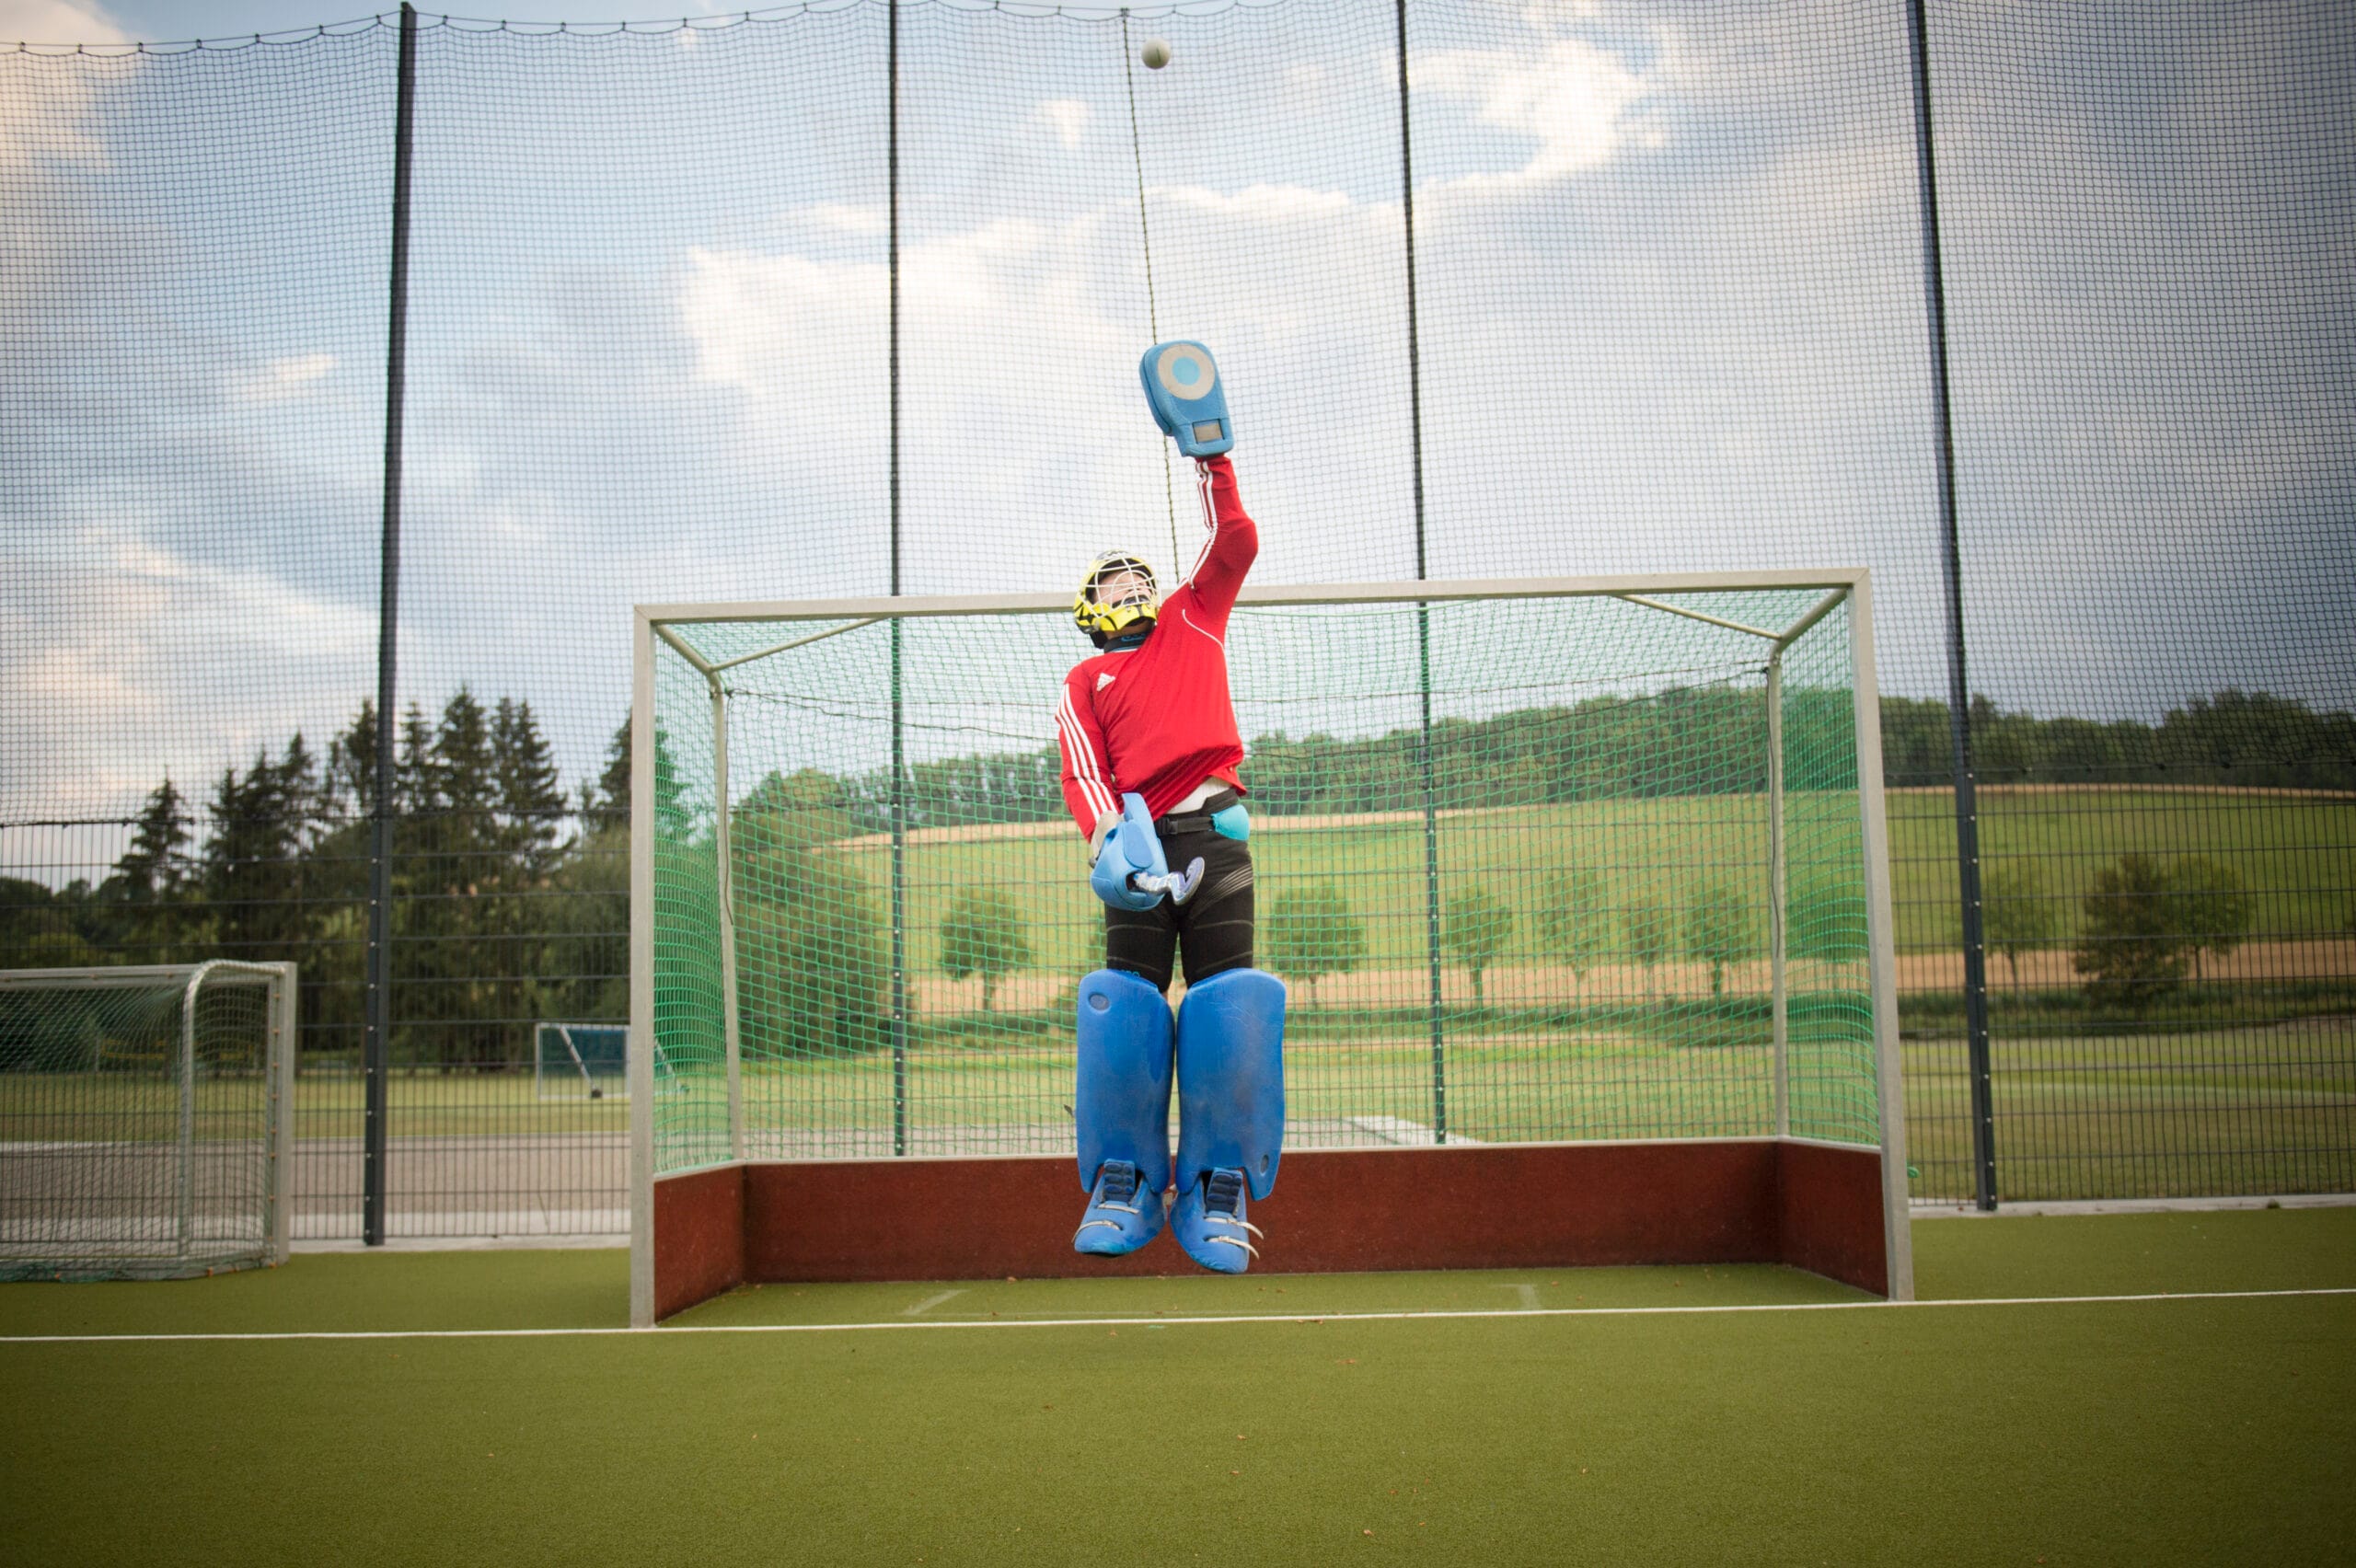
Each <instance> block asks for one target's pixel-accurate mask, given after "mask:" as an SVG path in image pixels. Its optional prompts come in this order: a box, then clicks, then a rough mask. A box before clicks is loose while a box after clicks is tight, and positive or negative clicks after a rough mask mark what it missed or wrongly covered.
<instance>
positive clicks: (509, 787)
mask: <svg viewBox="0 0 2356 1568" xmlns="http://www.w3.org/2000/svg"><path fill="white" fill-rule="evenodd" d="M491 755H492V766H493V770H494V772H495V773H496V775H497V777H498V780H499V810H500V814H501V816H502V819H503V821H504V824H505V827H506V834H505V839H506V847H507V848H508V850H509V852H510V853H511V854H512V855H514V857H515V859H516V860H517V862H518V869H519V870H522V871H523V872H524V873H525V875H526V876H527V877H529V878H532V879H535V880H537V878H539V877H541V876H544V875H546V874H547V872H548V870H549V868H550V866H551V865H552V864H553V863H554V861H555V859H556V854H557V840H558V838H559V837H560V834H561V826H560V824H561V822H562V819H563V816H564V810H565V799H564V790H563V788H562V786H561V785H560V784H559V782H558V780H557V769H556V761H555V759H554V758H553V757H552V756H550V755H549V744H548V741H547V739H546V737H544V736H543V735H542V734H541V733H540V725H539V721H538V720H537V719H536V718H534V717H533V716H532V705H531V704H530V703H528V702H517V701H514V699H512V698H504V697H502V698H500V699H499V709H498V713H497V716H496V717H495V718H494V719H493V720H492V721H491Z"/></svg>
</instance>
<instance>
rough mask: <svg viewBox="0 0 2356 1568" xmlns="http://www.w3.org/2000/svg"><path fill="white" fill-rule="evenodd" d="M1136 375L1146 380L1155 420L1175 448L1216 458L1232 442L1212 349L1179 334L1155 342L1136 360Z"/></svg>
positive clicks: (1233, 431) (1147, 393)
mask: <svg viewBox="0 0 2356 1568" xmlns="http://www.w3.org/2000/svg"><path fill="white" fill-rule="evenodd" d="M1138 380H1140V381H1142V382H1144V383H1145V400H1146V406H1147V407H1148V408H1149V409H1152V410H1153V422H1154V423H1156V424H1158V425H1160V426H1161V433H1162V434H1164V435H1166V436H1169V437H1170V438H1171V439H1172V440H1173V441H1175V442H1177V443H1178V450H1179V451H1181V452H1183V453H1184V454H1185V455H1187V456H1189V457H1215V456H1217V455H1218V454H1220V453H1222V452H1224V451H1226V450H1227V449H1228V448H1230V447H1231V446H1233V445H1234V444H1235V429H1234V426H1233V424H1232V423H1231V422H1230V421H1229V419H1228V417H1227V390H1226V388H1225V387H1223V386H1220V385H1219V379H1218V365H1216V364H1214V363H1211V352H1210V350H1208V349H1207V348H1205V347H1203V345H1202V344H1200V343H1197V342H1193V341H1190V340H1186V339H1183V338H1177V339H1172V340H1170V341H1169V342H1166V343H1156V344H1154V345H1153V347H1151V348H1149V349H1148V350H1146V352H1145V358H1144V359H1142V360H1140V361H1138Z"/></svg>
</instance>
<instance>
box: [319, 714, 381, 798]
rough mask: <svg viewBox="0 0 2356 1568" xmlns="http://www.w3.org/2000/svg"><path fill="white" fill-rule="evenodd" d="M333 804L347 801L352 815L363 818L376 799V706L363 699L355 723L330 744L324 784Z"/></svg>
mask: <svg viewBox="0 0 2356 1568" xmlns="http://www.w3.org/2000/svg"><path fill="white" fill-rule="evenodd" d="M323 788H324V790H325V791H326V794H327V798H328V801H329V804H330V806H331V807H334V808H337V809H341V807H342V806H344V805H345V804H346V803H347V802H349V804H350V806H351V808H352V815H353V816H355V817H362V818H364V817H366V816H368V815H369V814H370V813H372V812H373V811H374V810H375V801H376V705H375V703H374V702H371V701H369V700H368V699H367V698H362V699H361V702H360V711H359V712H358V713H356V714H354V715H352V725H351V727H350V728H349V729H347V730H345V731H344V732H343V733H341V735H338V736H336V737H335V738H334V739H333V740H331V741H329V743H328V766H327V777H326V779H325V782H324V786H323Z"/></svg>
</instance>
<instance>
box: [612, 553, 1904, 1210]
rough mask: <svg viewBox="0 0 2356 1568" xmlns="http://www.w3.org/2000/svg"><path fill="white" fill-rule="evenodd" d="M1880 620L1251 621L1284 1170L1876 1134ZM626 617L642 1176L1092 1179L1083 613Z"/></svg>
mask: <svg viewBox="0 0 2356 1568" xmlns="http://www.w3.org/2000/svg"><path fill="white" fill-rule="evenodd" d="M1417 595H1421V596H1422V597H1421V599H1420V602H1419V601H1418V598H1417V597H1416V596H1417ZM1861 597H1862V593H1861V590H1860V584H1859V582H1857V581H1855V580H1854V579H1853V578H1852V576H1851V575H1850V574H1836V575H1834V576H1832V577H1831V578H1807V577H1803V576H1799V575H1796V574H1794V575H1790V576H1788V577H1786V578H1784V579H1773V578H1771V579H1768V580H1767V581H1764V582H1752V583H1745V582H1726V583H1724V584H1723V585H1718V584H1709V585H1702V586H1695V585H1693V580H1680V581H1673V582H1670V583H1669V584H1667V585H1651V586H1648V585H1646V584H1642V583H1632V584H1626V585H1621V584H1617V583H1613V584H1608V585H1606V586H1603V587H1598V586H1595V585H1593V584H1569V585H1548V584H1544V583H1503V584H1477V585H1451V584H1443V583H1426V584H1421V585H1418V584H1412V583H1411V584H1398V585H1389V586H1382V585H1377V586H1374V587H1357V588H1336V589H1307V588H1304V589H1296V590H1281V591H1269V592H1264V593H1260V594H1246V596H1245V600H1244V602H1243V603H1242V605H1240V606H1239V607H1238V609H1237V611H1236V613H1235V616H1234V618H1233V620H1232V622H1231V624H1230V631H1229V637H1228V643H1227V647H1228V656H1229V663H1230V685H1231V689H1232V692H1233V695H1234V700H1235V709H1236V714H1237V718H1238V721H1239V723H1240V725H1241V728H1242V733H1243V735H1244V738H1245V744H1246V747H1247V754H1248V755H1247V758H1246V761H1245V764H1244V767H1243V778H1244V782H1245V785H1246V787H1247V790H1248V791H1249V804H1250V807H1251V810H1252V814H1253V832H1252V839H1251V844H1252V848H1253V856H1254V859H1255V862H1256V869H1257V874H1258V892H1257V901H1258V928H1257V947H1256V962H1257V963H1259V965H1260V966H1261V967H1262V968H1265V969H1268V970H1271V971H1273V972H1275V973H1276V974H1279V975H1281V976H1282V977H1283V978H1284V979H1285V981H1286V983H1287V985H1288V989H1289V992H1290V998H1291V999H1290V1010H1289V1018H1288V1033H1287V1047H1288V1051H1287V1101H1288V1113H1289V1116H1290V1118H1291V1120H1290V1122H1289V1124H1288V1128H1287V1132H1286V1137H1287V1141H1288V1147H1347V1146H1365V1145H1382V1144H1391V1145H1398V1144H1434V1143H1440V1142H1450V1143H1456V1142H1527V1141H1542V1140H1543V1141H1552V1140H1565V1139H1659V1138H1728V1137H1750V1136H1759V1137H1764V1136H1778V1135H1787V1136H1797V1137H1808V1138H1818V1139H1824V1140H1830V1141H1834V1142H1842V1143H1850V1144H1864V1145H1877V1144H1880V1143H1882V1141H1883V1134H1884V1117H1883V1114H1882V1093H1881V1090H1880V1083H1881V1075H1882V1071H1883V1066H1882V1064H1883V1062H1884V1060H1885V1057H1884V1055H1883V1052H1882V1047H1883V1045H1884V1044H1885V1043H1887V1042H1886V1041H1885V1039H1884V1036H1883V1035H1881V1034H1880V1033H1877V1008H1876V1005H1875V998H1876V994H1877V984H1876V974H1875V971H1876V968H1877V964H1876V963H1875V962H1874V961H1873V953H1874V950H1875V947H1876V942H1875V941H1874V940H1873V938H1874V936H1875V933H1874V932H1873V931H1872V930H1871V929H1870V927H1871V925H1872V921H1871V919H1870V918H1869V915H1870V912H1871V910H1872V908H1873V907H1874V897H1875V894H1874V878H1873V877H1872V876H1871V875H1870V874H1869V868H1870V866H1871V856H1870V854H1869V849H1868V846H1869V844H1870V843H1872V842H1873V841H1874V840H1875V839H1876V838H1877V836H1878V834H1879V831H1880V829H1879V818H1878V813H1879V799H1878V791H1877V790H1876V791H1874V792H1873V793H1872V794H1871V795H1870V797H1869V796H1867V795H1865V794H1861V792H1860V790H1859V788H1858V781H1859V778H1860V776H1861V775H1860V769H1859V766H1858V765H1859V757H1860V755H1861V744H1864V745H1870V746H1871V747H1873V748H1874V751H1875V753H1876V754H1877V751H1878V741H1877V738H1876V737H1874V736H1872V735H1870V734H1868V735H1866V736H1863V737H1861V735H1860V732H1859V715H1860V713H1861V712H1865V713H1870V712H1871V710H1872V703H1871V701H1870V695H1871V694H1870V688H1868V692H1867V697H1868V700H1867V701H1866V702H1865V703H1864V704H1862V705H1861V704H1860V702H1859V700H1858V695H1859V694H1858V688H1857V681H1858V671H1859V669H1860V667H1861V658H1860V648H1859V644H1860V642H1861V640H1863V639H1862V638H1861V637H1860V635H1859V629H1860V627H1861V626H1862V625H1863V624H1864V623H1863V622H1862V621H1861V620H1860V618H1859V617H1858V616H1857V613H1856V611H1857V601H1858V600H1859V599H1860V598H1861ZM642 615H643V616H644V617H645V626H644V633H643V639H642V653H641V657H642V658H643V659H644V660H646V661H647V663H648V668H647V669H646V670H645V672H644V674H642V676H641V696H640V703H641V710H640V713H639V717H638V723H637V730H636V734H637V736H638V738H639V744H641V746H643V745H647V744H651V746H652V756H651V758H649V759H647V761H646V763H645V765H644V766H642V767H641V773H640V777H641V778H651V780H652V783H653V788H652V790H651V791H649V792H648V797H647V798H646V799H645V800H643V801H641V802H640V806H641V811H640V816H639V824H638V832H639V835H640V837H641V856H642V859H641V867H642V870H644V871H645V872H647V873H650V874H651V879H652V886H651V894H652V911H653V920H652V930H651V940H650V941H649V942H648V943H647V944H646V948H645V950H644V951H645V957H644V960H643V962H645V963H647V964H648V965H649V967H650V969H651V974H646V975H644V976H643V977H642V979H643V980H644V981H646V982H651V984H648V985H647V995H648V997H649V998H650V1003H651V1022H652V1029H653V1043H654V1044H655V1045H656V1047H657V1048H658V1049H659V1051H660V1053H661V1059H662V1060H663V1062H664V1064H665V1065H666V1067H667V1069H668V1070H669V1072H670V1073H671V1074H672V1075H673V1078H672V1084H671V1090H672V1091H671V1092H668V1093H666V1094H664V1096H663V1097H662V1099H661V1101H660V1102H659V1103H657V1104H655V1105H653V1107H652V1117H651V1121H652V1130H653V1171H654V1172H655V1173H657V1174H660V1173H663V1172H667V1171H673V1170H685V1169H688V1168H692V1167H695V1166H699V1165H706V1164H710V1163H714V1162H718V1161H721V1160H725V1159H731V1158H745V1159H820V1158H886V1157H892V1156H896V1155H943V1154H968V1155H971V1154H1025V1153H1036V1154H1045V1153H1054V1152H1061V1151H1065V1150H1068V1149H1069V1148H1070V1147H1072V1142H1073V1136H1072V1124H1071V1120H1070V1114H1069V1112H1068V1105H1069V1102H1070V1099H1071V1076H1072V1050H1073V1046H1072V1038H1071V1036H1072V1020H1071V1009H1072V1006H1073V999H1074V995H1075V990H1076V987H1077V985H1078V982H1079V980H1080V977H1081V976H1082V975H1083V974H1086V973H1087V972H1088V971H1089V970H1091V969H1092V968H1095V967H1097V966H1098V965H1099V964H1100V963H1102V962H1103V911H1102V906H1101V905H1099V904H1098V903H1097V901H1096V899H1095V897H1094V896H1093V895H1092V894H1091V892H1090V891H1089V888H1088V885H1087V876H1086V873H1087V858H1086V849H1085V840H1084V839H1083V837H1082V836H1081V835H1080V832H1079V830H1078V828H1077V827H1076V826H1075V824H1073V822H1072V821H1071V819H1070V817H1069V816H1068V813H1066V810H1065V808H1064V804H1063V801H1062V798H1061V794H1060V792H1059V789H1058V783H1057V780H1058V774H1059V759H1058V755H1057V749H1056V745H1055V729H1054V717H1053V716H1054V709H1055V705H1056V701H1057V695H1058V691H1059V686H1060V683H1061V680H1062V678H1063V676H1064V674H1066V672H1067V671H1068V669H1069V668H1070V666H1071V665H1072V663H1075V662H1076V661H1077V660H1079V659H1080V658H1081V657H1082V656H1084V655H1085V654H1086V653H1087V652H1088V651H1089V649H1088V647H1087V644H1086V643H1085V642H1084V641H1083V640H1081V639H1080V637H1079V635H1078V634H1077V633H1076V632H1075V631H1074V629H1073V628H1072V626H1071V623H1070V619H1069V617H1068V611H1067V610H1066V609H1065V608H1064V607H1063V606H1062V605H1060V604H1059V603H1056V604H1050V603H1049V602H1048V601H1046V600H1045V599H1041V598H1035V597H1032V598H1021V599H1005V600H965V601H945V600H922V599H902V600H895V601H870V602H866V603H864V604H833V605H827V604H804V605H773V606H752V607H747V606H731V607H729V610H728V613H726V614H725V615H722V614H721V613H719V612H718V611H714V612H710V613H705V612H700V611H699V610H697V609H696V608H694V607H692V606H687V607H678V606H674V607H666V608H659V609H653V610H648V611H645V612H642ZM1875 762H1876V766H1875V767H1869V768H1867V769H1866V770H1865V774H1864V777H1866V778H1876V777H1877V755H1876V758H1875ZM1879 896H1880V898H1881V899H1882V900H1883V903H1882V904H1881V905H1880V907H1882V908H1883V909H1885V910H1886V908H1887V902H1886V901H1887V883H1886V880H1885V881H1884V882H1883V883H1882V886H1881V891H1880V894H1879ZM1879 944H1880V951H1881V952H1882V954H1883V955H1884V956H1883V958H1882V960H1881V963H1880V965H1879V967H1880V968H1881V970H1882V978H1883V980H1884V981H1885V982H1886V980H1887V978H1888V960H1887V953H1888V946H1887V944H1888V935H1887V932H1886V931H1884V932H1882V933H1880V934H1879ZM1893 1089H1894V1086H1893Z"/></svg>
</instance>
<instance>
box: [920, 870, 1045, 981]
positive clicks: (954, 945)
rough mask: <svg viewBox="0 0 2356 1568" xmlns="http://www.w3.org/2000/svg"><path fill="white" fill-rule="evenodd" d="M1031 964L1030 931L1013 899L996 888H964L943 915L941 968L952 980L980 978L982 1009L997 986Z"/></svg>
mask: <svg viewBox="0 0 2356 1568" xmlns="http://www.w3.org/2000/svg"><path fill="white" fill-rule="evenodd" d="M1031 963H1032V956H1031V932H1030V928H1029V927H1028V926H1026V925H1025V924H1024V922H1023V919H1022V911H1021V910H1020V909H1017V908H1016V907H1015V906H1014V901H1013V900H1012V899H1011V898H1009V897H1007V895H1006V894H1003V893H1001V892H999V890H998V889H997V888H994V887H967V888H964V889H963V890H962V891H960V892H959V893H958V894H957V896H956V898H955V899H954V900H953V901H952V902H951V904H950V905H949V912H948V913H947V914H946V915H943V916H942V917H941V973H942V974H946V975H948V976H949V977H950V978H951V979H952V980H963V979H964V978H965V976H967V975H968V974H978V975H980V976H981V977H982V1010H983V1011H984V1012H987V1011H989V1010H990V998H991V997H993V996H995V995H997V993H998V983H999V981H1000V980H1003V979H1005V978H1006V977H1007V976H1008V975H1010V974H1013V973H1014V972H1015V971H1016V970H1018V969H1024V968H1028V967H1029V966H1030V964H1031Z"/></svg>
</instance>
